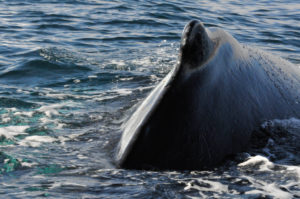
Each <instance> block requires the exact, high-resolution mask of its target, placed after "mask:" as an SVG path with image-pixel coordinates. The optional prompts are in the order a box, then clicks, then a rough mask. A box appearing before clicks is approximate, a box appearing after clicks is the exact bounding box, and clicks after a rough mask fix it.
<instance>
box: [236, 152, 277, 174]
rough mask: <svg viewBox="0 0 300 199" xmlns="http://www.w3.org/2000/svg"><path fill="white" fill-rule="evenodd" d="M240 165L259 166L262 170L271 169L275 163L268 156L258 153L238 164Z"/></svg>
mask: <svg viewBox="0 0 300 199" xmlns="http://www.w3.org/2000/svg"><path fill="white" fill-rule="evenodd" d="M238 166H239V167H255V166H258V167H259V170H260V171H270V169H272V168H273V167H274V164H273V163H272V162H271V161H269V160H268V158H266V157H263V156H260V155H257V156H254V157H250V158H249V159H248V160H246V161H245V162H242V163H240V164H238Z"/></svg>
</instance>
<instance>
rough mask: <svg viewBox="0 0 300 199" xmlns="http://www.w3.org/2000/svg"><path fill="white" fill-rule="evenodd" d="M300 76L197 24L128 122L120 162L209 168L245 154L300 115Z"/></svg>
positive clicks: (119, 150) (280, 62)
mask: <svg viewBox="0 0 300 199" xmlns="http://www.w3.org/2000/svg"><path fill="white" fill-rule="evenodd" d="M299 114H300V70H299V68H298V67H297V66H296V65H293V64H292V63H290V62H288V61H286V60H284V59H282V58H280V57H278V56H275V55H272V54H270V53H267V52H264V51H261V50H258V49H256V48H251V47H248V46H245V45H242V44H240V43H239V42H238V41H237V40H236V39H234V38H233V37H232V36H231V35H230V34H229V33H227V32H226V31H224V30H222V29H220V28H210V29H208V28H205V27H204V25H203V24H202V23H201V22H199V21H196V20H193V21H191V22H189V23H188V24H187V25H186V26H185V28H184V30H183V34H182V38H181V45H180V52H179V56H178V61H177V64H176V66H175V67H174V68H173V69H172V70H171V72H170V73H169V74H168V75H167V76H166V77H165V78H164V79H163V80H162V81H161V82H160V83H159V84H158V85H157V86H156V87H155V88H154V90H153V91H152V92H151V93H150V94H149V95H148V97H147V98H146V99H145V100H144V101H143V102H142V103H141V105H140V106H139V107H138V108H137V110H136V111H135V112H134V113H133V115H132V116H131V118H130V119H129V120H128V121H127V123H126V125H125V128H124V131H123V134H122V136H121V139H120V142H119V144H118V147H117V150H116V157H115V158H116V163H117V165H118V166H119V167H121V168H128V169H158V170H166V169H167V170H169V169H175V170H194V169H195V170H202V169H209V168H213V167H215V166H218V165H220V164H221V163H222V161H223V160H224V159H225V158H226V157H227V156H230V155H233V154H236V153H239V152H242V151H245V150H247V149H248V147H249V144H250V139H251V135H252V133H253V132H254V131H256V130H257V129H259V127H260V125H261V124H262V123H263V122H265V121H268V120H272V119H286V118H291V117H299Z"/></svg>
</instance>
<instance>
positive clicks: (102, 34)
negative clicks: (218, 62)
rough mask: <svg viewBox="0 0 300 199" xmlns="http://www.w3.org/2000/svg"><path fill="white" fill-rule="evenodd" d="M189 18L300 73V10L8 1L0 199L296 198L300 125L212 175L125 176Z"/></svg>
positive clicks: (0, 44) (2, 42) (220, 1)
mask: <svg viewBox="0 0 300 199" xmlns="http://www.w3.org/2000/svg"><path fill="white" fill-rule="evenodd" d="M192 19H197V20H201V21H202V22H203V23H204V24H205V26H206V27H220V28H222V29H224V30H226V31H228V32H229V33H230V34H232V35H233V36H234V37H235V38H236V39H237V40H238V41H239V42H240V43H242V44H245V45H250V46H253V47H255V48H260V49H263V50H266V51H269V52H271V53H273V54H275V56H280V57H283V58H284V59H287V60H289V61H290V62H292V63H294V64H295V65H297V66H299V67H300V39H299V38H300V2H299V1H298V0H285V1H279V0H272V1H271V0H258V1H244V0H243V1H236V0H231V1H225V0H217V1H204V0H199V1H191V0H181V1H176V0H174V1H172V0H167V1H162V0H157V1H149V0H135V1H133V0H127V1H119V0H112V1H101V0H40V1H35V0H22V1H21V0H0V198H22V199H23V198H44V197H46V198H72V199H73V198H137V199H140V198H300V144H299V140H300V139H299V138H300V120H299V119H298V118H290V119H287V120H273V121H269V122H267V123H264V124H262V128H263V129H264V128H265V129H267V130H268V131H270V132H271V134H272V138H270V139H269V140H268V143H267V145H266V146H264V147H262V148H261V149H258V150H254V151H251V152H247V153H242V154H238V155H237V156H236V157H233V158H232V160H228V161H227V162H226V163H225V164H224V165H223V166H220V167H217V168H215V169H212V170H207V171H181V172H179V171H162V172H158V171H135V170H123V169H117V168H116V166H115V165H114V159H113V154H114V149H115V146H116V144H117V143H118V140H119V138H120V136H121V132H122V124H123V123H124V122H125V121H126V120H128V118H129V117H130V115H131V114H132V113H133V111H134V110H135V109H136V108H137V104H139V103H141V102H142V100H143V99H144V98H145V97H146V96H147V94H148V93H149V92H150V91H151V90H152V89H153V88H154V87H155V85H157V84H158V83H159V82H160V80H161V79H162V78H163V77H164V76H165V75H166V74H167V73H168V72H169V71H170V70H171V69H172V68H173V67H174V66H175V63H176V60H177V55H178V48H179V43H180V37H181V33H182V30H183V27H184V26H185V24H186V23H188V22H189V21H190V20H192Z"/></svg>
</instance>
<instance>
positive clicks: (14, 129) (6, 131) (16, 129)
mask: <svg viewBox="0 0 300 199" xmlns="http://www.w3.org/2000/svg"><path fill="white" fill-rule="evenodd" d="M28 128H29V126H7V127H1V128H0V136H4V137H6V138H7V139H14V137H15V136H17V135H24V134H26V133H25V130H26V129H28Z"/></svg>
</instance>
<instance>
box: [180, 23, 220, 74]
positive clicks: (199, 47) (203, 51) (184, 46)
mask: <svg viewBox="0 0 300 199" xmlns="http://www.w3.org/2000/svg"><path fill="white" fill-rule="evenodd" d="M213 48H214V43H213V41H212V40H211V39H210V37H209V35H208V33H207V31H206V29H205V27H204V25H203V23H201V22H200V21H198V20H192V21H190V22H189V23H188V24H187V25H186V26H185V27H184V30H183V33H182V38H181V48H180V54H181V56H180V59H181V60H180V61H181V63H185V64H188V65H189V67H190V68H195V67H197V66H200V65H201V64H202V63H204V62H205V61H206V60H207V59H208V58H209V56H210V54H211V53H212V51H213Z"/></svg>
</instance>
